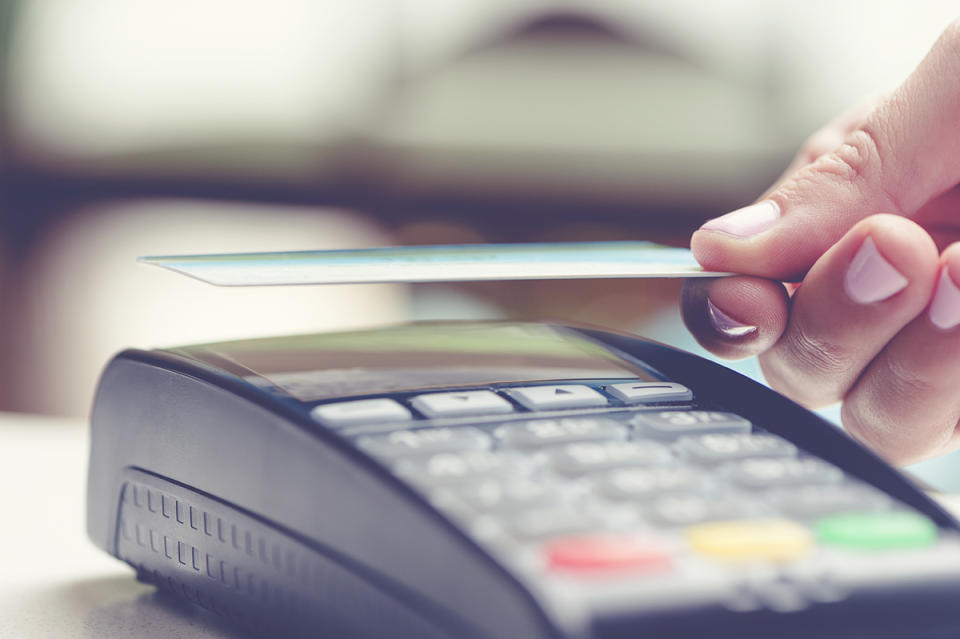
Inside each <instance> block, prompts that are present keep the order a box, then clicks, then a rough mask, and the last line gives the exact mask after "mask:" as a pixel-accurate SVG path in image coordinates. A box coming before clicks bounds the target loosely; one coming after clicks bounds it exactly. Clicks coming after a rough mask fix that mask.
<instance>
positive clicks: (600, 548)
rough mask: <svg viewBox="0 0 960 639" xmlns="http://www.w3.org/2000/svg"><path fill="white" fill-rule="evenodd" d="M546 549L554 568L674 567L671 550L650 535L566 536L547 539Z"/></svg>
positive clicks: (641, 569) (644, 569)
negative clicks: (668, 550) (669, 551)
mask: <svg viewBox="0 0 960 639" xmlns="http://www.w3.org/2000/svg"><path fill="white" fill-rule="evenodd" d="M544 553H545V555H546V558H547V563H548V565H549V566H550V568H551V569H553V570H563V571H572V572H613V571H635V572H663V571H666V570H669V569H670V567H671V561H670V555H669V553H668V552H667V551H666V549H665V548H664V547H663V545H662V544H661V543H660V542H659V540H657V539H656V538H655V537H652V536H650V535H636V534H631V535H612V534H604V535H593V536H584V537H565V538H563V539H555V540H553V541H550V542H547V544H546V545H545V546H544Z"/></svg>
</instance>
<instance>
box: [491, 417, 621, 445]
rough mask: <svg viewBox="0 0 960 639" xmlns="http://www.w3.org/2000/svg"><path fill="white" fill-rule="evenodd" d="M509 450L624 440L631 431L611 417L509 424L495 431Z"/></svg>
mask: <svg viewBox="0 0 960 639" xmlns="http://www.w3.org/2000/svg"><path fill="white" fill-rule="evenodd" d="M494 435H495V436H496V438H497V440H498V442H499V443H500V445H502V446H503V447H505V448H519V449H532V448H541V447H543V446H555V445H559V444H569V443H574V442H586V441H598V440H622V439H626V437H627V428H626V427H625V426H623V425H622V424H619V423H617V422H616V421H614V420H612V419H609V418H607V417H566V418H562V419H534V420H530V421H524V422H518V423H515V424H506V425H504V426H501V427H499V428H497V429H496V431H494Z"/></svg>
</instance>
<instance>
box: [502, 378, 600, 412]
mask: <svg viewBox="0 0 960 639" xmlns="http://www.w3.org/2000/svg"><path fill="white" fill-rule="evenodd" d="M506 392H507V393H508V394H509V395H510V397H512V398H514V399H515V400H517V401H518V402H520V403H521V404H523V405H524V406H525V407H527V408H529V409H530V410H553V409H557V408H588V407H591V406H606V405H607V398H606V397H604V396H603V395H601V394H600V393H598V392H597V391H595V390H593V389H592V388H590V387H589V386H584V385H582V384H564V385H563V386H518V387H514V388H510V389H508V390H507V391H506Z"/></svg>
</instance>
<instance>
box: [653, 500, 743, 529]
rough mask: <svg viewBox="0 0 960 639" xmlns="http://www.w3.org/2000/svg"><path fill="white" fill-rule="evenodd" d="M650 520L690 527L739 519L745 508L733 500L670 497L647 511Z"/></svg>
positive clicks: (654, 504)
mask: <svg viewBox="0 0 960 639" xmlns="http://www.w3.org/2000/svg"><path fill="white" fill-rule="evenodd" d="M645 512H646V515H647V517H648V518H649V519H651V520H653V521H654V522H656V523H658V524H662V525H664V526H689V525H691V524H697V523H700V522H704V521H713V520H718V519H737V518H739V517H742V516H743V515H744V514H745V506H744V504H742V503H741V502H739V501H735V500H732V499H724V498H716V497H706V496H703V495H696V494H689V495H670V496H666V497H661V498H660V499H657V500H656V501H655V502H653V504H652V505H651V506H650V507H649V509H648V510H646V511H645Z"/></svg>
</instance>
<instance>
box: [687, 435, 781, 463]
mask: <svg viewBox="0 0 960 639" xmlns="http://www.w3.org/2000/svg"><path fill="white" fill-rule="evenodd" d="M677 450H679V451H680V453H681V455H683V456H684V457H686V458H688V459H690V460H692V461H696V462H699V463H701V464H707V465H713V464H719V463H723V462H730V461H739V460H741V459H750V458H752V457H793V456H795V455H796V454H797V447H796V446H794V445H793V444H791V443H790V442H788V441H787V440H785V439H783V438H782V437H777V436H776V435H771V434H768V433H740V434H731V435H721V434H713V435H700V436H697V437H683V438H681V439H680V440H679V441H678V442H677Z"/></svg>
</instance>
